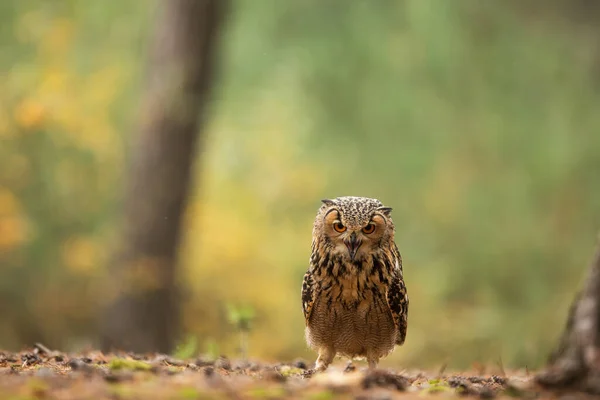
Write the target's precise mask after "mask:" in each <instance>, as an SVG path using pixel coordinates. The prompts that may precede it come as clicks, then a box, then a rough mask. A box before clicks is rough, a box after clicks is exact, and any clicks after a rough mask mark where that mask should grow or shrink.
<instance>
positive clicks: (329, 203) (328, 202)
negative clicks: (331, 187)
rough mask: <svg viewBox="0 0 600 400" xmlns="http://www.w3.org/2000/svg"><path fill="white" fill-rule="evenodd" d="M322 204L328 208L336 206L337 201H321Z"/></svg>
mask: <svg viewBox="0 0 600 400" xmlns="http://www.w3.org/2000/svg"><path fill="white" fill-rule="evenodd" d="M321 203H323V204H325V205H326V206H328V207H331V206H335V201H333V200H330V199H323V200H321Z"/></svg>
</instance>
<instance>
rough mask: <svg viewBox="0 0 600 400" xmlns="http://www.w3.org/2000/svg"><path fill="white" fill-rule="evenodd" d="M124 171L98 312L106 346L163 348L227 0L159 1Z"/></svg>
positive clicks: (170, 336) (174, 312)
mask: <svg viewBox="0 0 600 400" xmlns="http://www.w3.org/2000/svg"><path fill="white" fill-rule="evenodd" d="M159 5H160V9H159V13H158V20H157V22H156V25H155V32H154V37H153V38H152V42H151V48H150V59H149V62H148V67H147V77H146V83H145V93H144V95H143V98H142V104H141V106H140V120H139V122H138V127H137V136H136V137H135V140H134V143H133V146H132V149H131V152H132V153H131V165H130V168H129V170H128V176H127V177H126V187H125V198H124V207H123V211H124V215H123V222H124V227H123V230H122V233H121V240H120V243H119V246H118V248H117V250H116V252H115V254H114V257H113V262H112V265H111V266H110V267H109V268H110V279H111V282H110V286H112V289H113V290H114V292H112V291H111V293H110V294H111V297H110V302H109V305H108V307H107V308H106V309H105V312H104V314H103V316H102V318H101V345H102V348H103V349H104V350H105V351H106V350H117V349H118V350H127V351H135V352H150V351H159V352H169V351H171V350H172V348H173V345H174V341H175V339H176V335H177V334H178V330H179V316H178V311H179V310H178V291H177V285H176V261H177V260H176V254H177V248H178V243H179V239H180V235H181V230H180V226H181V219H182V214H183V211H184V209H185V203H186V198H187V195H188V192H189V188H190V181H191V171H192V169H193V168H192V167H193V160H194V154H195V151H196V150H197V149H196V144H197V141H198V140H199V136H200V132H201V130H202V127H203V120H204V118H203V117H204V115H205V109H206V107H207V103H208V99H209V92H210V89H211V83H212V81H213V75H214V74H213V70H214V65H215V58H216V57H215V50H216V44H217V43H216V42H217V40H218V34H219V32H220V31H221V29H222V24H223V22H224V21H223V20H224V18H223V17H224V14H225V9H224V8H225V6H226V2H225V1H224V0H162V1H161V2H159Z"/></svg>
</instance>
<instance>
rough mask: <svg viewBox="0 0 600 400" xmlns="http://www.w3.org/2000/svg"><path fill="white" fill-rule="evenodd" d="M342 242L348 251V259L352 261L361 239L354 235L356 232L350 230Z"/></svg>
mask: <svg viewBox="0 0 600 400" xmlns="http://www.w3.org/2000/svg"><path fill="white" fill-rule="evenodd" d="M344 244H345V245H346V247H347V248H348V251H349V252H350V259H351V260H352V261H354V257H356V252H357V251H358V248H359V247H360V245H361V241H360V240H358V237H357V236H356V232H352V233H351V234H350V236H348V237H347V238H346V239H345V240H344Z"/></svg>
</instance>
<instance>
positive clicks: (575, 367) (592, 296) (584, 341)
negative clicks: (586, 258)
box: [536, 240, 600, 394]
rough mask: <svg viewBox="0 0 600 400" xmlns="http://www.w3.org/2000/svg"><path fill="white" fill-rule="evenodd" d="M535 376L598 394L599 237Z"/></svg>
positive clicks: (542, 381) (546, 383)
mask: <svg viewBox="0 0 600 400" xmlns="http://www.w3.org/2000/svg"><path fill="white" fill-rule="evenodd" d="M536 378H537V381H538V382H539V383H540V384H542V385H544V386H550V387H557V388H576V389H579V390H584V391H587V392H592V393H596V394H600V240H599V242H598V245H597V248H596V254H595V256H594V259H593V262H592V264H591V265H590V268H589V270H588V275H587V277H586V280H585V283H584V285H583V288H582V289H581V290H580V292H579V293H578V294H577V295H576V296H575V299H574V301H573V303H572V304H571V309H570V310H569V315H568V318H567V323H566V327H565V330H564V332H563V334H562V337H561V340H560V342H559V344H558V348H557V349H556V351H555V352H554V353H553V354H552V355H551V357H550V362H549V366H548V367H547V368H546V370H544V371H542V372H541V373H540V374H538V376H537V377H536Z"/></svg>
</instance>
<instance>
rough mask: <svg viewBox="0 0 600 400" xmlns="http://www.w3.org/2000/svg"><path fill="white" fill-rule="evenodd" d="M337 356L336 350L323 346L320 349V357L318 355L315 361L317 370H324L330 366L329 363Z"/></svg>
mask: <svg viewBox="0 0 600 400" xmlns="http://www.w3.org/2000/svg"><path fill="white" fill-rule="evenodd" d="M334 357H335V351H334V350H333V349H331V348H328V347H322V348H320V349H319V357H317V361H316V363H315V370H316V371H319V372H322V371H325V370H326V369H327V367H329V364H331V362H332V361H333V358H334Z"/></svg>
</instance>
